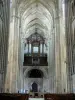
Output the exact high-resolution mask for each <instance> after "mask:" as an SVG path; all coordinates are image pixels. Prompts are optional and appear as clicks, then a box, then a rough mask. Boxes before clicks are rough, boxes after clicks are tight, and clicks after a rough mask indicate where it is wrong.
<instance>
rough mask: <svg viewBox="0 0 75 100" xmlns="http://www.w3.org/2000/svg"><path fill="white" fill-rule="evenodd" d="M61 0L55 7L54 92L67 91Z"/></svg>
mask: <svg viewBox="0 0 75 100" xmlns="http://www.w3.org/2000/svg"><path fill="white" fill-rule="evenodd" d="M62 8H63V7H62V0H59V2H58V4H57V7H56V9H57V10H56V18H55V23H56V25H55V26H56V32H55V65H56V66H55V67H56V92H57V93H66V92H67V70H66V63H65V61H66V40H65V26H64V24H65V20H64V17H65V16H63V9H62Z"/></svg>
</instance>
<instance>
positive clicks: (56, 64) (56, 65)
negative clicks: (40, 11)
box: [55, 3, 61, 93]
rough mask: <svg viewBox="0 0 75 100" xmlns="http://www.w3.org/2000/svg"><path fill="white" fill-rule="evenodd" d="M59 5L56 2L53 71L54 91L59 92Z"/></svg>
mask: <svg viewBox="0 0 75 100" xmlns="http://www.w3.org/2000/svg"><path fill="white" fill-rule="evenodd" d="M59 18H60V16H59V5H58V3H57V4H56V18H55V73H56V75H55V76H56V83H55V87H56V89H55V92H56V93H61V56H60V23H59Z"/></svg>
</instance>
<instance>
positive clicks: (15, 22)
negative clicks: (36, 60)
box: [5, 0, 19, 93]
mask: <svg viewBox="0 0 75 100" xmlns="http://www.w3.org/2000/svg"><path fill="white" fill-rule="evenodd" d="M12 9H13V11H12V15H11V18H10V19H11V21H10V34H9V49H8V65H7V71H6V80H5V92H10V93H16V92H18V89H17V75H18V67H19V65H18V47H19V16H18V9H17V2H16V0H15V3H14V6H13V8H12Z"/></svg>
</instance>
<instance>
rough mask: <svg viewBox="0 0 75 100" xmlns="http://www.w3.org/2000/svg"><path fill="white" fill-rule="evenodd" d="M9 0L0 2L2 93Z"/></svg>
mask: <svg viewBox="0 0 75 100" xmlns="http://www.w3.org/2000/svg"><path fill="white" fill-rule="evenodd" d="M9 6H10V0H0V92H4V83H5V76H6V68H7V56H8V39H9V10H10V7H9Z"/></svg>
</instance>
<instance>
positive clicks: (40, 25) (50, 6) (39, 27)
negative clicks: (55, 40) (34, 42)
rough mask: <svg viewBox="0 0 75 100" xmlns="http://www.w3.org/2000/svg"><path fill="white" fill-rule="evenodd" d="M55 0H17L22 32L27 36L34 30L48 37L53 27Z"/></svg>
mask: <svg viewBox="0 0 75 100" xmlns="http://www.w3.org/2000/svg"><path fill="white" fill-rule="evenodd" d="M54 1H55V0H18V4H19V11H20V14H21V20H22V23H21V25H22V32H23V33H24V36H25V37H26V38H27V37H28V36H30V35H31V34H33V33H35V32H36V31H37V32H38V33H39V34H41V35H42V36H44V37H45V38H48V37H49V36H50V34H51V31H52V28H53V18H54V3H55V2H54Z"/></svg>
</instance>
